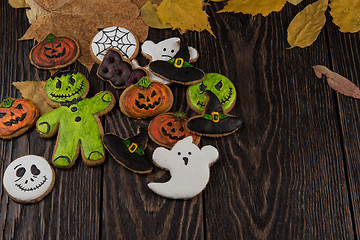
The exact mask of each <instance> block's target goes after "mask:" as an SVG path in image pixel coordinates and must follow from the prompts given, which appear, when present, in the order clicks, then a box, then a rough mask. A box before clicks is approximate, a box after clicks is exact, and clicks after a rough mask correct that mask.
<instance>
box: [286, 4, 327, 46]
mask: <svg viewBox="0 0 360 240" xmlns="http://www.w3.org/2000/svg"><path fill="white" fill-rule="evenodd" d="M327 6H328V0H318V1H317V2H315V3H313V4H309V5H308V6H306V7H305V8H304V9H303V10H302V11H301V12H299V13H298V14H296V16H295V17H294V19H293V20H292V21H291V23H290V25H289V27H288V29H287V40H288V43H289V44H290V46H291V47H301V48H304V47H307V46H310V45H311V44H312V43H313V42H314V41H315V40H316V38H317V37H318V35H319V33H320V32H321V29H322V28H323V26H324V24H325V22H326V17H325V11H326V9H327Z"/></svg>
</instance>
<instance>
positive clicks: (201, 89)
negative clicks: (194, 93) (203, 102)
mask: <svg viewBox="0 0 360 240" xmlns="http://www.w3.org/2000/svg"><path fill="white" fill-rule="evenodd" d="M199 90H200V92H201V93H203V92H205V90H206V85H205V84H204V83H203V82H202V83H201V84H200V86H199Z"/></svg>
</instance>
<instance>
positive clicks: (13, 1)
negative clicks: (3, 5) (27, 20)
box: [9, 0, 28, 8]
mask: <svg viewBox="0 0 360 240" xmlns="http://www.w3.org/2000/svg"><path fill="white" fill-rule="evenodd" d="M9 4H10V6H12V7H13V8H26V7H28V5H27V4H26V2H25V0H9Z"/></svg>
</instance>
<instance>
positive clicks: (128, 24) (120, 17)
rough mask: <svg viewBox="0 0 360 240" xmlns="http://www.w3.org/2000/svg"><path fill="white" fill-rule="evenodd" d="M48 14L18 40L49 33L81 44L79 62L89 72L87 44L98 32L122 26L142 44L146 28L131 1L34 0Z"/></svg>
mask: <svg viewBox="0 0 360 240" xmlns="http://www.w3.org/2000/svg"><path fill="white" fill-rule="evenodd" d="M36 2H37V3H38V4H39V5H40V6H41V8H43V9H45V11H47V12H48V14H46V15H44V16H41V17H39V18H38V19H37V20H36V21H35V22H34V23H33V24H32V25H31V26H30V27H29V29H28V30H27V31H26V33H25V35H24V36H23V37H22V38H21V39H20V40H26V39H33V38H34V39H35V40H37V41H42V40H43V39H45V37H46V36H47V35H48V34H49V33H53V34H54V35H56V36H66V37H70V38H73V39H75V40H76V41H77V42H78V43H79V45H80V57H79V59H78V60H79V61H80V62H81V63H82V64H83V65H85V66H86V67H87V68H88V69H89V70H90V69H91V67H92V65H93V64H94V60H93V58H92V57H91V53H90V47H89V46H90V43H91V40H92V39H93V37H94V36H95V35H96V33H98V29H102V28H106V27H111V26H121V27H124V28H126V29H129V30H130V31H131V32H132V33H134V34H135V35H136V36H137V37H138V39H139V40H140V41H141V42H143V41H144V40H145V39H146V38H147V34H148V30H149V27H148V26H147V25H146V24H145V23H144V22H143V21H142V20H141V18H140V10H139V8H138V7H137V6H136V5H135V4H133V3H132V2H130V0H83V1H72V0H37V1H36Z"/></svg>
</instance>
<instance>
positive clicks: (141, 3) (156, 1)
mask: <svg viewBox="0 0 360 240" xmlns="http://www.w3.org/2000/svg"><path fill="white" fill-rule="evenodd" d="M161 1H162V0H151V1H149V0H131V2H132V3H135V4H136V6H138V8H141V7H142V6H144V4H145V3H147V2H151V3H152V4H156V5H159V4H160V3H161Z"/></svg>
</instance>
